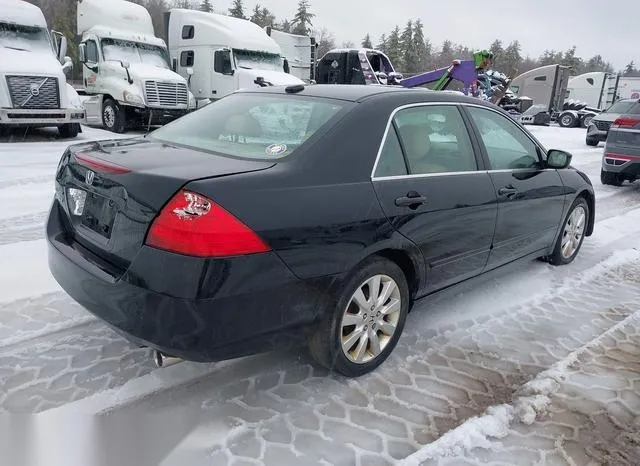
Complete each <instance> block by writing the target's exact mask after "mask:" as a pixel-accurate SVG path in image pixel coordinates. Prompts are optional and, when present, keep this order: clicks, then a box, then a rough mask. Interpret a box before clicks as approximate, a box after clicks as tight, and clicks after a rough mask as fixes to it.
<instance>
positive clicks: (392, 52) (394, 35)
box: [385, 25, 404, 71]
mask: <svg viewBox="0 0 640 466" xmlns="http://www.w3.org/2000/svg"><path fill="white" fill-rule="evenodd" d="M386 45H387V47H386V48H387V50H386V52H385V53H386V55H387V56H388V57H389V60H391V63H392V64H393V67H394V68H395V69H396V71H401V70H404V63H403V62H402V43H401V41H400V28H399V27H398V26H397V25H396V27H395V28H393V30H392V31H391V34H389V38H388V39H387V44H386Z"/></svg>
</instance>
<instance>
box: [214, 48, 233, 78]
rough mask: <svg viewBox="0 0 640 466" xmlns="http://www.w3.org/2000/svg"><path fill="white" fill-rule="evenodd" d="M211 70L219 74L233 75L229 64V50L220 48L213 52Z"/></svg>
mask: <svg viewBox="0 0 640 466" xmlns="http://www.w3.org/2000/svg"><path fill="white" fill-rule="evenodd" d="M213 71H215V72H216V73H220V74H226V75H231V76H232V75H233V73H234V70H233V67H232V66H231V50H229V49H220V50H216V51H215V52H214V54H213Z"/></svg>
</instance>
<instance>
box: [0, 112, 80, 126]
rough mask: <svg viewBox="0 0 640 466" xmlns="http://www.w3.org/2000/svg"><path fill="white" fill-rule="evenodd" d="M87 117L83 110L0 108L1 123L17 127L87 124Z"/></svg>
mask: <svg viewBox="0 0 640 466" xmlns="http://www.w3.org/2000/svg"><path fill="white" fill-rule="evenodd" d="M85 122H86V115H85V111H84V109H81V108H78V109H76V108H66V109H65V108H63V109H46V110H31V109H18V108H0V123H1V124H3V125H15V126H57V125H63V124H67V123H85Z"/></svg>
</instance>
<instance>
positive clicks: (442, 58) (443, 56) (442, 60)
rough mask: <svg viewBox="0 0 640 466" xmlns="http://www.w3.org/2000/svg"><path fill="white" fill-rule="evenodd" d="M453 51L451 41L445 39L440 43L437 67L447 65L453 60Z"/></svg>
mask: <svg viewBox="0 0 640 466" xmlns="http://www.w3.org/2000/svg"><path fill="white" fill-rule="evenodd" d="M454 55H455V53H454V50H453V42H451V41H450V40H445V41H444V42H443V43H442V50H440V54H439V55H438V60H437V62H436V63H437V67H438V68H441V67H444V66H449V65H451V62H452V61H453V60H454V58H455V56H454Z"/></svg>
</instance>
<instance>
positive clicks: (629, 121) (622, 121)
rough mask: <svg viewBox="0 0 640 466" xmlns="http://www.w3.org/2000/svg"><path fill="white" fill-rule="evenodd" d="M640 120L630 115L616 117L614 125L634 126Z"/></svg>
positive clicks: (620, 126) (619, 126)
mask: <svg viewBox="0 0 640 466" xmlns="http://www.w3.org/2000/svg"><path fill="white" fill-rule="evenodd" d="M638 123H640V120H638V119H637V118H629V117H620V118H616V121H614V122H613V126H615V127H616V128H633V127H634V126H636V125H637V124H638Z"/></svg>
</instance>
